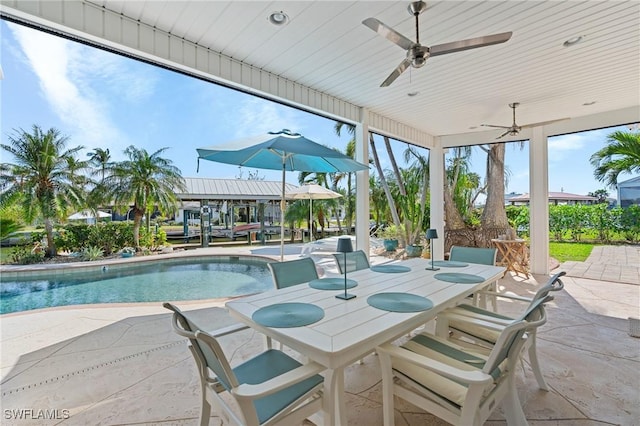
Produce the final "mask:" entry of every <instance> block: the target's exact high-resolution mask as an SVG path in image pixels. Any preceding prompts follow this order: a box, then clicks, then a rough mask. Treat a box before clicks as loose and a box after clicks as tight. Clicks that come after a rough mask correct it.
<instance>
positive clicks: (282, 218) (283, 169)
mask: <svg viewBox="0 0 640 426" xmlns="http://www.w3.org/2000/svg"><path fill="white" fill-rule="evenodd" d="M285 170H286V164H285V159H284V158H283V159H282V199H281V200H280V262H283V261H284V192H285V191H284V187H285V185H284V179H285V177H286V175H285Z"/></svg>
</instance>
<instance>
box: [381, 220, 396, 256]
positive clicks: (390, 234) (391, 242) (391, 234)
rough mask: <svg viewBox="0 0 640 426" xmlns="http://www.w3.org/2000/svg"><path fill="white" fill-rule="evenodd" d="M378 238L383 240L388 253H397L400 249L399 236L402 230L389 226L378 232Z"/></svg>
mask: <svg viewBox="0 0 640 426" xmlns="http://www.w3.org/2000/svg"><path fill="white" fill-rule="evenodd" d="M376 235H377V236H378V238H382V245H383V246H384V249H385V250H386V251H395V250H396V249H397V248H398V236H399V235H400V229H399V228H398V227H397V226H395V225H388V226H385V227H384V228H381V229H379V230H378V231H377V232H376Z"/></svg>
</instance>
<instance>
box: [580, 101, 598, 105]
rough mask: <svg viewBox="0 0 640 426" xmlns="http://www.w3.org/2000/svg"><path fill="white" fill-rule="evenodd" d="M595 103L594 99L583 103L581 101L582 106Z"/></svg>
mask: <svg viewBox="0 0 640 426" xmlns="http://www.w3.org/2000/svg"><path fill="white" fill-rule="evenodd" d="M595 103H596V101H591V102H585V103H583V104H582V105H584V106H590V105H593V104H595Z"/></svg>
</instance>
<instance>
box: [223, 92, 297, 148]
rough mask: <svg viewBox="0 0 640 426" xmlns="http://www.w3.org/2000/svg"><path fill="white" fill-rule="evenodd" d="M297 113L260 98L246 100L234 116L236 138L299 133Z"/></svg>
mask: <svg viewBox="0 0 640 426" xmlns="http://www.w3.org/2000/svg"><path fill="white" fill-rule="evenodd" d="M297 114H299V113H298V112H297V111H293V110H289V109H288V108H286V107H283V106H281V105H278V104H276V103H273V102H269V101H266V100H263V99H260V98H256V97H252V98H248V99H247V100H246V101H243V102H242V103H241V104H240V108H239V110H238V114H237V115H234V120H237V123H236V124H235V128H236V129H237V130H236V137H239V138H240V137H244V136H252V135H259V134H261V133H268V132H277V131H280V130H282V129H289V130H291V131H292V132H300V128H301V126H302V123H301V122H300V121H299V120H298V118H297V117H296V115H297Z"/></svg>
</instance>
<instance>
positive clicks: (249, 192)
mask: <svg viewBox="0 0 640 426" xmlns="http://www.w3.org/2000/svg"><path fill="white" fill-rule="evenodd" d="M184 180H185V185H186V187H187V191H186V192H176V195H177V196H178V197H179V198H180V199H181V200H182V201H197V200H280V199H281V198H282V182H275V181H265V180H241V179H209V178H193V177H188V178H184ZM296 188H297V186H295V185H292V184H290V183H286V184H285V192H286V191H291V190H293V189H296Z"/></svg>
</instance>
